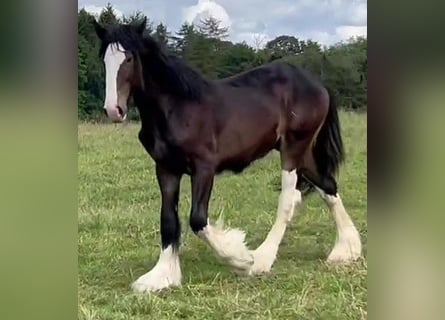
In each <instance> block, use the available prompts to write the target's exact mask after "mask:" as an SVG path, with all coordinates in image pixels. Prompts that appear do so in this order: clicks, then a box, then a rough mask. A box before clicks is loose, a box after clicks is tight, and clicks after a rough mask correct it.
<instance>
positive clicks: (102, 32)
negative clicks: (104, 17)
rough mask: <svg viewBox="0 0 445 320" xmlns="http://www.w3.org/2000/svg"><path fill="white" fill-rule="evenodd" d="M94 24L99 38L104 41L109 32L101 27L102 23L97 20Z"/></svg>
mask: <svg viewBox="0 0 445 320" xmlns="http://www.w3.org/2000/svg"><path fill="white" fill-rule="evenodd" d="M93 24H94V30H96V34H97V36H98V37H99V39H101V40H103V38H104V36H105V33H106V32H107V30H106V29H105V28H104V27H102V26H101V25H100V23H99V22H97V21H96V19H94V20H93Z"/></svg>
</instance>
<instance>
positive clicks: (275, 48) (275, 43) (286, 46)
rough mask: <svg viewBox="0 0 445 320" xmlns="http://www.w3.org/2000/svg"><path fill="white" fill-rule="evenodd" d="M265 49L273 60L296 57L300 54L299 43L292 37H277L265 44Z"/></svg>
mask: <svg viewBox="0 0 445 320" xmlns="http://www.w3.org/2000/svg"><path fill="white" fill-rule="evenodd" d="M266 49H267V50H269V51H270V54H271V55H272V56H273V57H274V58H282V57H285V56H290V55H296V54H299V53H301V52H302V51H303V50H302V46H301V42H300V41H299V40H298V39H297V38H295V37H294V36H288V35H283V36H278V37H276V38H275V39H273V40H271V41H269V42H268V43H266Z"/></svg>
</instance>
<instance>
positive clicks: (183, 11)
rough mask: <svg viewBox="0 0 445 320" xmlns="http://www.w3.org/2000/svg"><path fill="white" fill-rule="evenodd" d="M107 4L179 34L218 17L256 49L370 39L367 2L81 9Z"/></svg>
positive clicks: (86, 0) (166, 0)
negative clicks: (292, 41) (279, 43)
mask: <svg viewBox="0 0 445 320" xmlns="http://www.w3.org/2000/svg"><path fill="white" fill-rule="evenodd" d="M108 2H109V3H111V4H112V5H113V7H114V8H115V11H116V13H117V14H118V15H122V14H123V15H126V16H127V15H130V14H132V13H134V12H135V11H137V10H140V11H142V12H143V13H144V14H145V15H147V17H149V18H150V19H151V20H152V21H154V22H155V23H159V22H163V23H164V24H166V25H167V28H168V29H170V30H174V31H176V30H178V29H179V27H180V26H181V24H182V23H183V22H185V21H187V22H194V21H195V22H196V21H199V20H200V19H201V18H206V17H208V16H213V17H215V18H217V19H218V20H220V21H221V24H222V25H223V26H226V27H229V40H231V41H233V42H241V41H246V42H247V43H248V44H249V45H254V46H255V45H265V43H266V42H267V41H269V40H272V39H274V38H275V37H277V36H279V35H292V36H295V37H297V38H299V39H306V40H307V39H312V40H315V41H317V42H319V43H321V44H322V45H326V46H329V45H331V44H334V43H336V42H338V41H342V40H347V39H348V38H350V37H352V36H366V35H367V23H368V22H367V1H366V0H139V1H138V0H120V1H118V0H115V1H112V0H103V1H102V0H78V7H79V9H81V8H85V9H86V10H87V11H89V12H91V13H100V11H101V10H102V8H103V7H104V6H106V4H107V3H108Z"/></svg>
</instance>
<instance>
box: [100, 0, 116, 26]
mask: <svg viewBox="0 0 445 320" xmlns="http://www.w3.org/2000/svg"><path fill="white" fill-rule="evenodd" d="M99 22H100V23H102V24H117V23H119V19H118V18H117V15H116V12H115V11H114V8H113V6H112V5H111V3H108V4H107V5H106V6H105V8H103V9H102V12H101V13H100V15H99Z"/></svg>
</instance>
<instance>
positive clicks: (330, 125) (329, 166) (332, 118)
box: [297, 88, 345, 194]
mask: <svg viewBox="0 0 445 320" xmlns="http://www.w3.org/2000/svg"><path fill="white" fill-rule="evenodd" d="M327 91H328V93H329V110H328V114H327V116H326V119H325V122H324V123H323V126H322V127H321V129H320V132H319V133H318V136H317V140H316V142H315V145H314V149H313V155H314V160H315V163H316V165H317V171H318V174H319V175H320V176H321V178H323V177H334V176H335V175H336V174H337V172H338V168H339V167H340V165H341V163H342V162H343V161H344V158H345V154H344V148H343V140H342V137H341V129H340V121H339V118H338V112H337V105H336V103H335V98H334V95H333V93H332V91H331V90H330V89H328V88H327ZM307 182H308V181H306V180H305V179H298V185H297V188H298V189H299V190H301V191H303V192H304V193H305V194H307V193H309V192H311V191H313V186H312V184H311V183H309V185H308V183H307Z"/></svg>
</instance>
